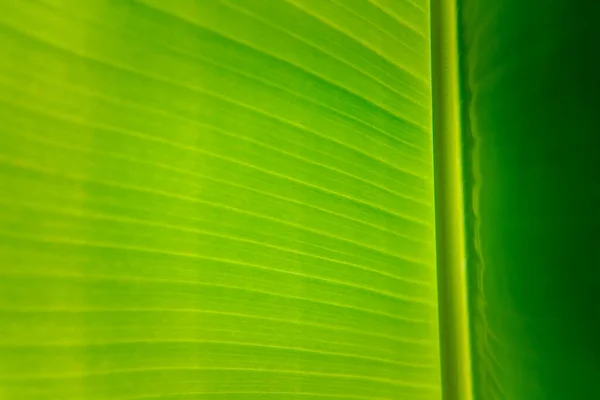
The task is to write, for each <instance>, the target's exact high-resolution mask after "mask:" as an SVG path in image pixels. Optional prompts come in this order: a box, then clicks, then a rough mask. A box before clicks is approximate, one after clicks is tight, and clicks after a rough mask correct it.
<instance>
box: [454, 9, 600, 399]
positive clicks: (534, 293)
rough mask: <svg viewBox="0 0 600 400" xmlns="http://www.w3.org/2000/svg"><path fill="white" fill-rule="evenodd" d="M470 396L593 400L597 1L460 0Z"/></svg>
mask: <svg viewBox="0 0 600 400" xmlns="http://www.w3.org/2000/svg"><path fill="white" fill-rule="evenodd" d="M459 15H460V17H459V27H460V29H461V32H460V35H461V36H460V37H461V39H460V51H461V61H462V76H461V78H462V89H463V114H464V115H463V124H464V127H465V130H464V135H465V140H464V146H465V151H466V154H467V157H466V160H465V162H466V164H467V168H466V176H465V179H466V181H467V184H468V187H469V193H467V203H468V204H467V211H468V216H467V217H468V228H469V230H470V235H471V238H472V240H471V241H470V248H469V264H470V266H471V269H470V272H471V277H470V279H471V281H470V285H471V288H470V290H471V308H472V310H471V313H472V326H473V337H472V341H473V345H474V347H473V351H474V364H475V365H474V369H475V376H474V378H475V385H476V388H475V389H476V398H478V399H485V400H488V399H498V400H501V399H502V400H504V399H510V400H520V399H527V400H536V399H565V400H567V399H568V400H570V399H598V398H600V386H599V385H598V378H600V363H599V360H600V233H599V231H600V211H599V209H598V207H599V205H600V180H599V174H600V157H599V154H598V152H599V150H600V72H599V71H600V64H599V61H600V56H599V54H600V44H599V41H600V24H599V21H600V2H598V1H582V0H579V1H573V0H552V1H548V0H530V1H523V0H462V2H461V9H460V14H459Z"/></svg>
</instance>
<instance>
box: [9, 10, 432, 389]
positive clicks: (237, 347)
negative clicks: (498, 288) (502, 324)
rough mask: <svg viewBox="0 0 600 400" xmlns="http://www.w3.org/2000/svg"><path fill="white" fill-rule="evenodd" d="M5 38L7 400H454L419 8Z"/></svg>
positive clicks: (160, 23)
mask: <svg viewBox="0 0 600 400" xmlns="http://www.w3.org/2000/svg"><path fill="white" fill-rule="evenodd" d="M0 30H1V31H2V35H1V36H0V46H1V47H0V48H1V49H2V52H3V57H2V58H1V59H0V68H1V69H2V72H1V74H0V85H1V87H0V104H1V105H0V115H1V118H2V124H1V126H0V130H1V133H0V185H1V188H0V203H1V206H0V235H1V241H0V258H1V259H0V273H1V278H0V398H2V399H10V400H25V399H60V400H70V399H89V400H92V399H98V400H100V399H106V400H108V399H111V400H112V399H120V400H127V399H140V400H141V399H152V398H160V399H172V400H175V399H179V400H183V399H192V398H194V399H196V398H198V399H205V398H206V399H224V398H232V399H238V398H239V399H254V398H261V399H263V398H265V399H305V398H314V399H329V398H332V399H333V398H339V399H407V398H408V399H411V400H420V399H422V400H429V399H439V398H440V391H441V388H440V356H439V348H438V347H439V345H438V322H437V316H438V306H437V290H436V268H435V239H434V235H435V233H434V207H433V161H432V134H431V94H430V87H431V85H430V82H431V78H430V34H429V6H428V2H426V1H424V0H419V1H416V0H412V1H392V0H289V1H283V0H256V1H255V0H237V1H233V0H231V1H226V0H223V1H216V0H173V1H162V0H144V1H142V0H140V1H126V0H119V1H117V0H114V1H109V0H86V1H81V0H47V1H41V0H40V1H34V0H30V1H18V0H12V1H6V2H4V3H3V12H2V13H1V14H0Z"/></svg>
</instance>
